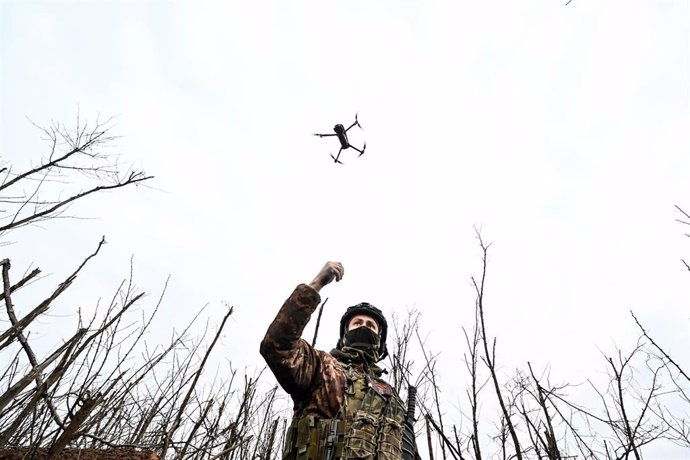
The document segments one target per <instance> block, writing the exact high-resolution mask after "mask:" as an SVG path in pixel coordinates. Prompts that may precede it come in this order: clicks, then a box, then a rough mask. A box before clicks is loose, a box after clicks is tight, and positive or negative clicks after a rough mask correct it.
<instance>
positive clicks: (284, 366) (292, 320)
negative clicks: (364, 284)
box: [260, 262, 343, 397]
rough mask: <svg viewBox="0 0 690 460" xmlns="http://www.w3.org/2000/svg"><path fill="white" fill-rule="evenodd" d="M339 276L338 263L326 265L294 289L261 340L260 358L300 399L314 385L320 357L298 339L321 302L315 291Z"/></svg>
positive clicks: (282, 384) (339, 268)
mask: <svg viewBox="0 0 690 460" xmlns="http://www.w3.org/2000/svg"><path fill="white" fill-rule="evenodd" d="M342 276H343V266H342V264H340V263H338V262H327V263H326V265H324V267H323V268H322V269H321V271H320V272H319V274H318V275H316V277H315V278H314V280H313V281H312V282H311V283H309V284H308V285H307V284H300V285H299V286H297V288H295V290H294V291H293V293H292V294H291V295H290V297H288V299H287V300H286V301H285V303H283V306H282V307H281V308H280V310H279V311H278V314H277V315H276V317H275V319H274V320H273V322H272V323H271V325H270V326H269V327H268V331H266V335H265V336H264V339H263V340H262V341H261V349H260V351H261V356H263V357H264V359H265V360H266V363H267V364H268V367H269V368H270V369H271V371H272V372H273V374H274V375H275V376H276V379H277V380H278V383H280V385H281V386H282V387H283V389H284V390H285V391H286V392H287V393H289V394H291V395H294V396H298V397H300V396H303V395H304V394H305V393H308V392H309V391H311V390H312V389H313V386H314V385H315V384H316V376H317V373H318V372H319V369H320V367H321V358H320V356H319V353H318V352H317V351H316V350H314V349H313V348H312V346H311V345H309V344H308V343H307V342H306V341H305V340H303V339H301V336H302V332H303V331H304V327H305V326H306V325H307V323H308V322H309V319H310V318H311V314H312V313H313V312H314V310H315V309H316V307H317V306H318V305H319V302H320V301H321V297H320V295H319V291H320V290H321V289H322V288H323V287H324V286H326V285H327V284H329V283H330V282H331V281H333V280H334V279H335V280H336V281H340V279H341V278H342Z"/></svg>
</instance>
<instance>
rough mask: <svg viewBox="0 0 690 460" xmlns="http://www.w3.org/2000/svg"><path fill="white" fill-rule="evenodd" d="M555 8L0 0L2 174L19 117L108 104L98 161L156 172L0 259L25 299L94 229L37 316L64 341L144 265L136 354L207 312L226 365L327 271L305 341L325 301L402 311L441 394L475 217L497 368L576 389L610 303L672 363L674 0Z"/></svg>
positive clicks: (614, 336)
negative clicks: (109, 139) (420, 337)
mask: <svg viewBox="0 0 690 460" xmlns="http://www.w3.org/2000/svg"><path fill="white" fill-rule="evenodd" d="M564 3H565V2H558V1H553V0H552V1H548V2H547V1H535V0H521V1H494V2H476V1H475V2H468V1H457V0H456V1H435V2H410V1H395V2H393V1H387V2H364V1H349V2H323V1H322V2H303V1H296V2H289V3H288V2H279V1H275V2H269V1H264V2H251V3H250V2H217V3H208V2H194V3H192V2H188V3H182V2H150V3H143V2H57V1H55V2H12V1H3V2H0V49H1V51H0V66H1V67H0V117H1V119H0V149H1V150H0V152H2V153H1V154H2V156H3V159H5V160H10V161H12V162H13V163H15V164H17V165H21V164H26V162H28V161H29V160H30V159H33V160H34V161H36V160H38V158H40V156H41V155H42V154H44V153H46V152H47V146H46V145H45V144H43V143H41V141H40V139H39V137H40V136H39V133H38V131H37V130H36V129H35V128H34V127H32V126H31V125H30V123H29V122H28V121H27V117H28V118H30V119H31V120H33V121H34V122H36V123H37V124H40V125H46V124H48V123H49V122H50V120H60V121H63V122H66V123H69V122H71V121H72V120H73V119H74V118H75V116H76V113H77V111H78V110H79V112H80V113H81V116H82V118H90V119H94V118H95V116H96V115H97V114H99V113H100V114H101V115H102V116H111V115H116V116H117V119H116V122H115V123H116V126H115V128H114V132H115V133H116V134H118V135H121V136H123V137H122V138H121V139H119V140H118V141H117V144H116V148H115V149H114V150H116V151H117V152H119V153H121V154H122V161H123V162H125V163H133V164H135V165H136V166H137V167H143V168H145V170H146V171H147V172H148V173H150V174H152V175H155V176H156V178H155V181H154V182H153V183H152V185H153V187H154V188H155V189H146V188H139V189H137V190H134V189H132V190H129V191H120V192H117V193H112V194H109V195H108V196H105V197H104V196H101V197H99V198H95V199H93V200H86V201H84V202H82V203H81V204H80V205H78V206H75V207H73V208H72V210H71V212H72V214H75V215H79V216H86V217H94V218H97V219H93V220H88V221H81V220H80V221H74V220H73V221H60V222H53V223H49V224H46V225H45V226H44V228H42V229H39V228H34V229H31V230H25V231H22V233H19V232H17V233H15V234H13V235H12V237H13V238H16V239H17V240H18V242H17V243H16V244H14V245H11V246H5V247H1V249H2V257H10V258H11V259H12V261H13V270H16V272H17V273H19V272H22V271H23V270H24V269H25V268H26V267H28V266H29V265H31V264H34V265H38V266H40V267H41V268H42V269H43V270H44V272H46V273H52V274H53V275H52V277H51V278H49V279H48V280H45V281H43V282H42V283H41V284H40V286H42V287H43V289H44V290H45V291H47V290H48V289H50V288H51V286H52V285H53V284H56V283H57V282H58V281H59V280H61V279H62V277H64V276H65V275H66V274H67V273H68V272H69V271H70V270H71V269H72V268H73V267H74V266H76V265H77V264H78V262H79V261H80V260H81V258H82V255H84V256H85V255H86V254H88V253H89V252H91V251H92V250H93V248H95V246H96V244H97V242H98V241H99V239H100V236H101V235H106V239H107V240H108V242H109V244H108V246H106V248H105V249H104V252H103V253H102V254H101V255H100V256H99V257H98V259H97V260H96V261H94V263H93V264H92V265H91V267H90V268H89V271H88V273H86V274H85V276H84V277H82V278H81V280H80V284H79V285H78V286H79V287H75V288H73V289H74V291H75V292H73V293H72V296H73V297H72V298H71V299H72V300H71V301H70V302H67V301H64V302H63V303H62V304H60V306H59V307H56V310H55V312H54V314H55V315H57V316H56V317H52V318H50V319H46V320H45V324H50V323H51V322H52V321H55V322H56V323H58V322H60V321H63V322H64V323H65V324H66V326H65V327H67V328H69V330H72V328H73V327H74V312H75V311H76V308H77V306H81V307H83V308H86V309H89V308H92V306H93V305H94V304H95V300H96V299H97V298H98V297H100V296H103V297H108V296H109V295H110V294H111V292H112V290H113V289H114V287H115V285H116V284H117V282H118V280H119V279H120V278H122V277H124V276H126V275H127V272H128V268H129V258H130V256H131V255H132V254H134V257H135V278H136V281H137V284H138V285H139V286H141V287H142V288H143V289H144V290H146V291H147V292H151V293H152V295H151V296H150V297H148V298H147V300H146V303H145V304H143V305H142V306H143V307H146V308H149V307H150V306H151V305H153V304H154V303H155V300H156V298H157V296H158V294H159V292H160V290H161V289H162V286H163V283H164V280H165V278H166V277H167V275H168V274H171V275H172V280H171V285H170V288H169V291H168V295H167V300H166V301H165V302H164V307H163V315H162V316H161V318H160V320H159V322H158V323H157V324H156V325H155V331H154V333H153V334H152V336H151V339H150V340H152V341H156V340H158V341H160V342H163V341H164V340H166V338H167V337H169V333H170V330H171V328H172V327H173V326H176V327H178V328H179V327H181V326H182V325H183V324H184V323H185V321H186V320H187V319H189V318H191V317H192V316H193V315H194V314H195V313H196V312H197V311H198V310H199V309H200V308H201V307H202V306H203V305H205V304H207V303H208V304H209V307H208V311H207V316H210V317H211V318H212V319H215V321H220V318H221V315H222V312H223V311H224V308H225V307H224V306H223V304H222V302H221V301H227V302H228V303H229V304H231V305H234V306H235V307H236V313H235V314H234V316H233V321H232V324H231V325H230V328H229V329H228V333H227V335H226V337H225V338H224V341H223V344H222V346H223V350H222V352H220V353H221V354H224V355H225V356H226V357H229V358H231V359H232V360H233V363H235V365H236V367H241V366H244V365H246V366H248V367H250V368H252V367H258V366H261V365H262V364H263V362H262V360H261V357H260V356H259V354H258V346H259V341H260V340H261V337H262V336H263V334H264V332H265V329H266V327H267V326H268V324H269V322H270V321H271V319H272V318H273V316H274V314H275V313H276V311H277V310H278V308H279V307H280V304H281V303H282V301H283V300H284V299H285V298H286V297H287V296H288V295H289V294H290V292H291V291H292V289H293V287H294V286H295V285H296V284H297V283H299V282H303V281H304V282H308V281H309V280H311V278H312V277H313V276H314V275H315V274H316V273H317V272H318V270H319V269H320V268H321V266H322V265H323V263H324V262H325V261H326V260H339V261H341V262H342V263H343V264H344V266H345V271H346V274H345V278H344V280H343V281H342V283H340V284H338V285H335V286H332V287H331V286H329V287H328V288H326V289H324V291H323V296H324V297H329V298H330V300H329V303H328V306H327V309H326V312H325V314H324V319H323V320H322V330H321V331H320V333H319V337H320V340H319V345H320V346H321V347H323V348H327V349H330V348H331V347H332V346H333V345H334V344H335V340H336V324H337V321H338V318H339V317H340V314H341V313H342V310H343V309H344V308H345V307H346V306H348V305H352V304H354V303H357V302H360V301H369V302H371V303H373V304H375V305H377V306H379V307H381V308H382V309H383V310H384V311H385V312H386V313H387V314H389V315H390V314H391V313H392V312H399V313H402V312H404V311H405V309H406V307H411V306H416V307H417V308H418V309H420V310H421V311H422V312H423V327H424V329H425V331H427V332H429V333H430V338H429V346H430V347H431V348H432V349H433V350H435V351H441V352H442V355H441V364H442V369H443V373H442V375H441V378H442V384H443V385H444V386H445V387H446V388H447V390H446V396H447V398H448V400H449V401H453V402H455V401H457V400H459V399H461V398H463V393H464V390H463V389H462V387H461V383H459V382H462V381H463V379H464V375H463V374H462V373H461V372H460V371H459V361H460V358H461V356H462V349H461V345H462V343H461V341H460V340H459V337H460V330H461V329H460V328H461V327H462V326H466V327H470V326H471V319H472V317H473V307H474V295H473V291H472V289H471V286H470V277H471V276H472V275H473V274H479V271H480V268H481V261H480V252H479V248H478V246H477V243H476V240H475V238H474V230H473V228H474V226H481V227H482V229H483V236H484V239H485V240H486V241H487V242H491V243H493V246H492V247H491V249H490V260H489V272H488V280H487V287H486V289H487V294H486V308H487V311H488V321H489V330H490V334H492V335H495V336H497V337H498V353H499V356H500V360H501V363H502V364H503V368H504V369H506V371H507V373H510V372H511V370H512V369H515V368H524V367H525V366H526V362H527V361H528V360H529V361H531V363H532V364H533V366H535V367H536V368H539V369H542V368H544V367H547V366H551V368H552V373H551V375H552V378H553V379H554V380H556V381H582V380H584V379H585V378H586V377H590V376H595V375H597V374H599V373H600V372H601V371H602V370H603V369H604V367H605V363H604V361H603V359H602V357H601V351H606V352H609V353H610V352H612V350H613V345H614V343H615V344H618V345H619V346H621V347H626V346H629V345H630V344H631V343H633V342H634V340H635V338H636V334H637V331H636V329H635V326H634V323H633V322H632V320H631V318H630V316H629V313H628V311H629V310H630V309H632V310H634V311H635V312H636V314H637V315H638V317H639V318H640V319H641V320H642V321H643V322H644V323H645V324H646V325H647V326H648V328H649V330H650V331H651V332H652V333H653V334H654V335H655V336H656V337H657V338H658V339H660V341H661V342H662V343H663V344H664V345H666V346H667V347H668V349H669V350H670V351H671V352H672V354H673V355H674V357H675V358H676V359H677V360H678V361H679V362H680V363H683V364H685V368H686V369H687V368H688V367H690V356H689V355H688V350H690V340H689V339H688V337H690V318H689V314H688V305H687V282H688V275H689V274H688V273H687V272H686V271H685V268H684V267H683V266H682V264H681V262H680V259H681V258H684V257H685V258H687V257H689V254H690V247H689V245H688V240H687V238H686V237H684V232H686V231H687V230H686V229H684V228H683V227H682V226H681V225H680V224H678V223H676V222H675V221H674V219H675V218H677V217H680V215H679V213H678V212H677V211H676V210H675V209H674V207H673V205H675V204H678V205H680V206H681V207H684V208H685V209H686V210H690V199H689V198H688V194H687V185H688V174H689V173H690V162H689V158H690V155H689V153H690V152H689V151H688V150H689V147H690V138H689V137H690V135H689V134H688V132H689V131H688V126H690V97H689V91H688V90H689V88H690V85H689V83H690V63H689V59H690V52H689V48H690V39H689V30H690V12H689V6H688V2H687V1H685V0H677V1H672V0H659V1H654V2H649V1H607V2H600V1H599V2H595V1H592V0H573V1H572V3H571V4H570V5H569V6H567V7H566V6H564ZM355 112H359V119H360V122H361V124H362V126H363V128H364V130H362V131H357V130H355V129H354V128H353V130H352V131H351V141H352V143H353V144H354V145H356V146H359V145H361V142H362V141H363V140H366V143H367V150H366V154H365V155H364V156H363V157H361V158H356V154H355V152H352V151H351V150H350V151H344V152H343V154H342V157H341V158H342V160H343V161H344V163H345V165H344V166H339V165H335V164H333V163H332V161H331V160H330V158H329V156H328V153H329V152H333V153H335V152H336V151H337V144H338V143H337V141H336V140H335V139H334V138H325V139H319V138H316V137H313V136H311V135H310V134H311V133H314V132H329V131H330V130H331V129H332V126H333V125H334V124H336V123H342V124H345V125H349V124H350V123H351V122H352V121H353V117H354V114H355ZM15 276H18V275H15ZM15 302H16V301H15ZM22 307H23V308H25V309H28V308H29V305H26V306H21V305H20V306H19V308H20V309H21V308H22ZM60 324H61V323H60ZM312 326H313V325H312ZM307 331H308V332H307V333H306V335H307V336H308V337H309V338H310V337H311V335H312V333H313V332H312V331H313V329H312V327H309V328H308V329H307ZM57 332H59V330H58V331H56V330H55V328H53V329H52V330H50V331H36V332H35V335H34V337H36V339H35V340H43V341H44V343H45V344H50V345H52V344H54V343H55V340H54V336H53V334H56V333H57ZM60 336H61V335H59V334H58V335H57V336H56V337H60ZM454 388H455V389H454Z"/></svg>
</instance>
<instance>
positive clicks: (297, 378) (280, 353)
mask: <svg viewBox="0 0 690 460" xmlns="http://www.w3.org/2000/svg"><path fill="white" fill-rule="evenodd" d="M320 301H321V297H320V296H319V293H318V292H316V291H315V290H314V289H312V288H311V287H310V286H307V285H306V284H300V285H299V286H297V288H296V289H295V290H294V292H293V293H292V295H290V297H288V299H287V300H286V301H285V303H284V304H283V306H282V308H281V309H280V311H279V312H278V315H277V316H276V317H275V319H274V320H273V322H272V323H271V325H270V326H269V328H268V331H267V332H266V336H265V337H264V339H263V341H262V342H261V355H262V356H263V357H264V359H265V360H266V363H268V367H269V368H270V369H271V371H272V372H273V374H274V375H275V376H276V379H277V380H278V383H279V384H280V385H281V386H282V387H283V389H284V390H285V391H286V392H287V393H289V394H290V395H291V396H292V399H293V402H294V404H295V406H294V415H293V417H294V418H295V419H300V418H302V417H304V416H306V415H315V416H317V417H320V418H325V419H334V418H336V417H338V413H339V411H340V409H341V408H342V407H343V404H344V403H345V391H346V389H347V385H348V382H347V379H346V377H345V373H344V372H343V369H342V367H341V365H340V364H339V363H338V360H337V359H336V357H334V356H333V355H332V354H331V353H328V352H325V351H321V350H316V349H315V348H313V347H312V346H311V345H310V344H308V343H307V342H306V341H305V340H303V339H302V338H301V335H302V331H303V330H304V327H305V326H306V325H307V323H308V322H309V319H310V318H311V315H312V313H313V312H314V310H316V307H317V306H318V305H319V302H320ZM372 367H373V368H374V369H376V368H375V366H372ZM369 372H370V373H371V377H372V381H373V382H375V383H376V384H378V385H382V386H388V384H386V383H385V382H383V381H382V380H380V379H378V377H379V375H377V374H379V373H378V372H376V373H373V372H372V370H370V371H369ZM388 387H389V388H390V386H388ZM391 391H392V389H391Z"/></svg>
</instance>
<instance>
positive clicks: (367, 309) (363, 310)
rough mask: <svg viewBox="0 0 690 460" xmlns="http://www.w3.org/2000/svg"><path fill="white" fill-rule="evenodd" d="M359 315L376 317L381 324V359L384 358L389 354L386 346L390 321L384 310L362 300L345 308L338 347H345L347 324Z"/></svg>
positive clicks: (341, 320) (341, 319)
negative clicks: (384, 314)
mask: <svg viewBox="0 0 690 460" xmlns="http://www.w3.org/2000/svg"><path fill="white" fill-rule="evenodd" d="M357 315H367V316H371V317H372V318H374V320H375V321H376V322H377V323H378V325H379V337H380V338H381V345H380V346H379V359H383V358H385V357H386V356H387V355H388V349H387V348H386V335H387V334H388V323H387V322H386V318H385V317H384V316H383V312H382V311H381V310H379V309H378V308H376V307H375V306H373V305H371V304H369V303H367V302H362V303H358V304H357V305H353V306H352V307H348V309H347V310H345V314H343V317H342V318H340V339H339V340H338V345H337V346H336V348H338V349H340V348H342V347H343V336H344V335H345V332H347V325H348V324H349V323H350V320H351V319H352V318H354V317H355V316H357Z"/></svg>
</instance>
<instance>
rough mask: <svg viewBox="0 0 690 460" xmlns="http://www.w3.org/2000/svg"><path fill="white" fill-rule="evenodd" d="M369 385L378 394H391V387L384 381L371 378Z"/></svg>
mask: <svg viewBox="0 0 690 460" xmlns="http://www.w3.org/2000/svg"><path fill="white" fill-rule="evenodd" d="M371 386H372V388H373V389H374V390H376V392H377V393H378V394H381V395H392V394H393V387H391V386H390V385H388V384H387V383H386V382H382V381H380V380H374V379H372V380H371Z"/></svg>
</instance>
